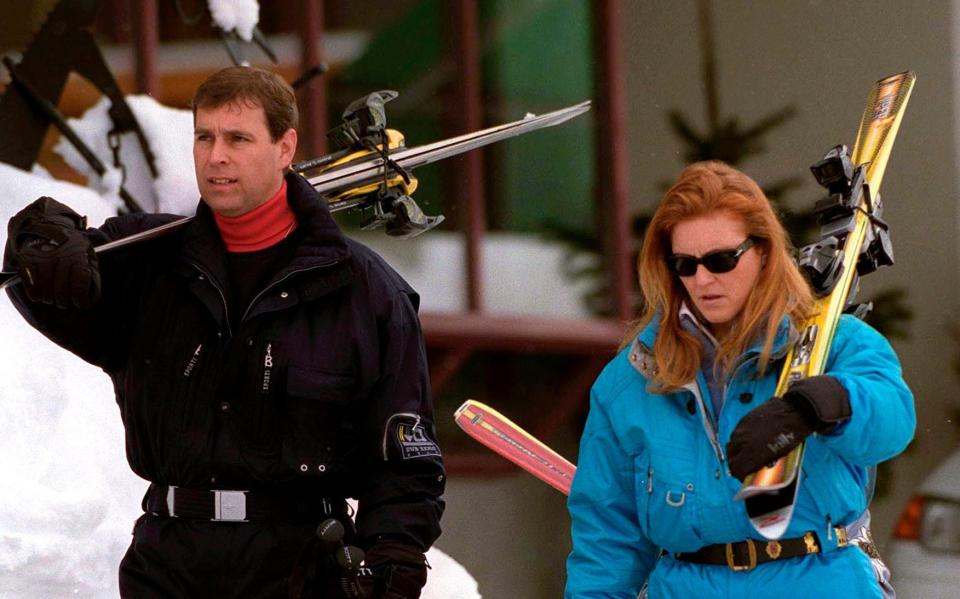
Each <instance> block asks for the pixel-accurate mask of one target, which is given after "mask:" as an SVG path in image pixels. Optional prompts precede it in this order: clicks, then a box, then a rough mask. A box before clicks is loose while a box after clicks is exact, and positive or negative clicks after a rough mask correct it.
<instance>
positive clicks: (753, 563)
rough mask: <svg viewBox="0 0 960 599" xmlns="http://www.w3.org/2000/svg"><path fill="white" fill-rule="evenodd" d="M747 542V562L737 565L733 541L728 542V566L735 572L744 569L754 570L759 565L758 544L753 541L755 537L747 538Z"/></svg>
mask: <svg viewBox="0 0 960 599" xmlns="http://www.w3.org/2000/svg"><path fill="white" fill-rule="evenodd" d="M744 542H745V543H746V544H747V556H748V559H747V564H746V565H737V564H736V562H734V559H733V543H727V547H726V553H727V567H728V568H730V569H731V570H733V571H734V572H742V571H744V570H753V569H754V568H756V567H757V545H756V544H755V543H754V542H753V539H747V540H746V541H744Z"/></svg>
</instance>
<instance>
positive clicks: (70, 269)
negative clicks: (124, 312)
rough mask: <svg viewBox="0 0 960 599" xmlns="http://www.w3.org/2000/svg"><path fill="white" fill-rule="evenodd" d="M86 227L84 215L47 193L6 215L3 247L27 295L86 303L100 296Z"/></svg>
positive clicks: (72, 303) (66, 304)
mask: <svg viewBox="0 0 960 599" xmlns="http://www.w3.org/2000/svg"><path fill="white" fill-rule="evenodd" d="M85 227H86V219H85V218H84V217H82V216H80V215H79V214H77V213H76V212H74V211H73V210H71V209H70V208H69V207H68V206H64V205H63V204H61V203H60V202H58V201H56V200H54V199H53V198H49V197H42V198H39V199H37V200H36V201H34V202H33V203H32V204H30V205H29V206H27V207H26V208H24V209H23V210H21V211H20V212H18V213H17V214H16V215H14V217H13V218H11V219H10V223H9V225H8V227H7V248H8V249H7V251H8V252H9V253H11V255H12V257H13V259H14V261H15V262H16V263H17V265H18V267H19V269H20V277H21V279H22V282H21V284H22V285H23V287H24V290H25V291H26V293H27V297H28V298H30V300H31V301H34V302H41V303H44V304H55V305H56V306H57V307H58V308H69V307H71V306H72V307H77V308H89V307H90V306H91V305H93V303H94V302H96V301H97V299H99V297H100V268H99V265H98V263H97V255H96V253H95V252H94V250H93V246H92V245H91V243H90V240H89V239H87V237H86V236H85V235H84V234H83V230H84V228H85Z"/></svg>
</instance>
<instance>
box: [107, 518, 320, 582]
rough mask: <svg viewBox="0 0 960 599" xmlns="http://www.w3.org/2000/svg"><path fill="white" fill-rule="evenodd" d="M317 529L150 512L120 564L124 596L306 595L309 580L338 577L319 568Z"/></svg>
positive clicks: (311, 525)
mask: <svg viewBox="0 0 960 599" xmlns="http://www.w3.org/2000/svg"><path fill="white" fill-rule="evenodd" d="M316 527H317V523H315V522H314V523H277V522H209V521H203V520H187V519H180V518H170V517H167V516H156V515H152V514H144V515H143V516H141V517H140V518H139V519H138V520H137V523H136V526H135V527H134V530H133V542H132V543H131V544H130V548H129V549H128V550H127V553H126V555H125V556H124V558H123V560H122V561H121V562H120V596H121V597H130V598H137V599H145V598H152V597H164V598H180V597H184V598H192V597H198V598H200V597H204V598H206V597H217V598H218V599H219V598H224V599H226V598H230V597H236V598H240V597H243V598H245V599H246V598H261V597H263V598H268V597H269V598H274V597H276V598H287V597H290V596H291V594H292V595H293V596H300V594H301V592H302V589H303V585H304V581H305V579H306V580H307V581H308V586H310V587H313V588H316V587H317V586H320V584H319V583H321V582H322V581H320V580H315V579H316V578H317V577H319V578H330V577H331V574H332V573H331V572H325V573H324V572H317V571H316V570H317V563H318V556H317V550H318V549H317V542H316V536H315V531H316ZM331 582H332V581H331ZM291 589H292V590H293V593H291ZM311 594H314V593H311Z"/></svg>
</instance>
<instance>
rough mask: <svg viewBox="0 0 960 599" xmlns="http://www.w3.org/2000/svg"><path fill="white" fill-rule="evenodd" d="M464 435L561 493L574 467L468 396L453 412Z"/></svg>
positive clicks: (571, 480)
mask: <svg viewBox="0 0 960 599" xmlns="http://www.w3.org/2000/svg"><path fill="white" fill-rule="evenodd" d="M454 419H455V420H456V421H457V425H459V426H460V428H462V429H463V430H464V432H466V433H467V434H468V435H470V436H471V437H473V438H474V439H476V440H477V441H479V442H481V443H483V444H484V445H486V446H487V447H489V448H490V449H492V450H493V451H495V452H497V453H499V454H500V455H502V456H503V457H505V458H507V459H508V460H510V461H511V462H513V463H514V464H516V465H517V466H520V467H521V468H523V469H524V470H526V471H527V472H529V473H530V474H532V475H534V476H536V477H537V478H539V479H540V480H542V481H543V482H545V483H547V484H548V485H550V486H551V487H553V488H554V489H556V490H558V491H560V492H561V493H563V494H564V495H569V494H570V484H571V483H572V482H573V475H574V474H576V472H577V467H576V466H574V465H573V464H571V463H570V461H569V460H567V459H566V458H564V457H563V456H562V455H560V454H559V453H557V452H555V451H554V450H552V449H550V448H549V447H547V446H546V445H544V444H543V443H541V442H540V441H538V440H537V438H536V437H534V436H533V435H531V434H530V433H528V432H527V431H525V430H523V429H522V428H520V427H519V426H517V425H516V424H514V423H513V421H511V420H510V419H509V418H507V417H506V416H504V415H503V414H501V413H500V412H498V411H496V410H494V409H493V408H491V407H490V406H488V405H486V404H484V403H481V402H479V401H474V400H472V399H468V400H467V401H465V402H463V405H462V406H460V407H459V408H458V409H457V412H456V414H454Z"/></svg>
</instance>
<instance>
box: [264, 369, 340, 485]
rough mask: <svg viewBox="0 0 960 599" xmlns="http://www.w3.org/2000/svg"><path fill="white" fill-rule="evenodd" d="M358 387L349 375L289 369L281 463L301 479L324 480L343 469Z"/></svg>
mask: <svg viewBox="0 0 960 599" xmlns="http://www.w3.org/2000/svg"><path fill="white" fill-rule="evenodd" d="M355 386H356V379H355V378H354V377H353V376H351V375H349V374H348V373H332V372H324V371H320V370H313V369H308V368H302V367H298V366H290V367H289V368H288V370H287V381H286V412H285V415H284V418H285V423H284V424H285V427H284V434H283V445H282V451H281V459H282V461H283V463H284V466H285V467H287V468H293V469H294V474H295V475H296V476H297V477H322V476H324V475H326V474H328V473H331V472H333V471H338V470H340V469H341V468H342V466H341V464H342V461H343V460H342V458H343V457H344V454H345V452H346V447H345V446H346V445H347V444H348V441H349V440H348V439H346V434H345V433H346V431H348V430H349V429H350V426H349V425H350V422H351V420H350V418H351V414H350V410H349V407H350V405H351V402H350V399H351V397H352V395H353V392H354V389H355Z"/></svg>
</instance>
